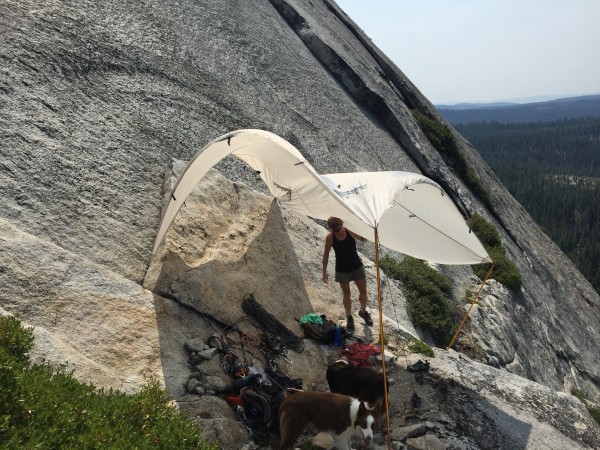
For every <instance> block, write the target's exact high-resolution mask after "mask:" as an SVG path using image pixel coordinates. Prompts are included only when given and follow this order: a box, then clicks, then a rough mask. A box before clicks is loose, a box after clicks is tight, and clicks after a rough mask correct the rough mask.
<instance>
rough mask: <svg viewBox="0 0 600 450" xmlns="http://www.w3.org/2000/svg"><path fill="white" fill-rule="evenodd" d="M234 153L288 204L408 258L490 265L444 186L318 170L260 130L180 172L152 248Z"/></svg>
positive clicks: (231, 138)
mask: <svg viewBox="0 0 600 450" xmlns="http://www.w3.org/2000/svg"><path fill="white" fill-rule="evenodd" d="M228 155H235V156H237V157H238V158H240V159H241V160H243V161H245V162H246V163H247V164H248V165H249V166H250V167H252V169H254V170H255V171H256V172H257V173H258V174H259V175H260V177H261V178H262V180H263V181H264V182H265V184H266V185H267V187H268V188H269V190H270V191H271V193H272V194H273V196H274V197H275V198H277V199H278V200H279V202H280V203H281V204H283V205H285V206H286V207H287V208H289V209H291V210H293V211H296V212H299V213H301V214H305V215H307V216H310V217H314V218H316V219H323V220H326V219H327V218H328V217H330V216H335V217H339V218H341V219H342V220H343V221H344V225H345V226H346V227H347V228H348V229H350V230H352V231H353V232H355V233H357V234H359V235H361V236H363V237H365V238H366V239H369V240H372V241H374V240H375V239H374V235H375V230H377V233H378V236H379V243H380V244H381V245H383V246H385V247H387V248H389V249H392V250H396V251H398V252H400V253H403V254H405V255H410V256H413V257H415V258H419V259H423V260H427V261H430V262H434V263H440V264H480V263H485V262H491V259H490V257H489V256H488V254H487V252H486V251H485V249H484V248H483V246H482V245H481V243H480V242H479V240H478V239H477V237H476V236H475V234H474V233H472V232H471V231H470V229H469V227H468V226H467V224H466V222H465V220H464V218H463V217H462V215H461V214H460V212H459V211H458V209H457V208H456V206H455V205H454V203H452V200H451V199H450V197H448V195H446V193H445V192H444V191H443V190H442V188H441V187H440V186H439V185H438V184H437V183H435V182H434V181H432V180H430V179H429V178H427V177H425V176H423V175H419V174H416V173H410V172H361V173H336V174H328V175H319V174H318V173H317V172H316V171H315V170H314V169H313V168H312V166H311V165H310V164H309V163H308V162H307V161H306V159H305V158H304V157H303V156H302V154H301V153H300V152H299V151H298V150H297V149H296V148H295V147H294V146H293V145H291V144H290V143H289V142H287V141H286V140H284V139H282V138H280V137H279V136H277V135H275V134H273V133H269V132H267V131H263V130H238V131H232V132H231V133H227V134H225V135H223V136H221V137H219V138H217V139H215V140H214V141H212V142H210V143H209V144H208V145H206V146H205V147H204V148H203V149H201V150H200V151H199V152H198V153H197V154H196V156H195V157H194V159H192V160H191V161H190V163H189V164H188V166H187V167H186V169H185V170H184V171H183V173H182V174H181V176H180V177H179V179H178V181H177V184H176V186H175V188H174V190H173V192H172V194H171V199H170V202H169V205H168V206H167V209H166V211H165V214H164V216H163V218H162V221H161V224H160V228H159V230H158V234H157V236H156V240H155V243H154V249H153V253H155V252H156V250H157V249H158V246H159V245H160V243H161V242H162V240H163V238H164V236H165V234H166V232H167V230H168V228H169V226H170V224H171V222H172V221H173V219H174V218H175V215H176V214H177V212H178V211H179V209H180V208H181V206H182V205H183V203H184V201H185V200H186V198H187V196H188V195H189V194H190V193H191V192H192V190H193V189H194V187H195V186H196V184H197V183H198V182H199V181H200V179H201V178H202V177H203V176H204V175H205V174H206V173H207V172H208V171H209V170H210V169H211V168H212V167H213V166H214V165H215V164H217V163H218V162H219V161H220V160H221V159H223V158H224V157H226V156H228Z"/></svg>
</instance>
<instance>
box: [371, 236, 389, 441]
mask: <svg viewBox="0 0 600 450" xmlns="http://www.w3.org/2000/svg"><path fill="white" fill-rule="evenodd" d="M375 267H376V268H377V304H378V306H379V342H380V343H381V366H382V367H383V389H384V394H385V423H386V428H387V446H388V450H391V448H392V442H391V438H390V407H389V402H388V395H387V393H388V386H387V373H386V369H385V336H384V333H383V308H382V306H381V277H380V274H379V233H378V231H377V227H375Z"/></svg>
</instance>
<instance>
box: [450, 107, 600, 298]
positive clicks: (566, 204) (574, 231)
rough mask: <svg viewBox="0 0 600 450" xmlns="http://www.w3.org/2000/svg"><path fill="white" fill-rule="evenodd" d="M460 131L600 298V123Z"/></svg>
mask: <svg viewBox="0 0 600 450" xmlns="http://www.w3.org/2000/svg"><path fill="white" fill-rule="evenodd" d="M454 127H455V128H456V129H457V131H459V132H460V133H461V134H462V135H463V136H465V137H466V138H467V139H468V140H469V141H471V143H472V144H473V145H474V146H475V147H476V148H477V149H478V150H479V152H480V153H481V155H482V156H483V157H484V158H485V159H486V161H487V162H488V164H489V165H490V166H491V167H492V168H493V169H494V171H495V172H496V174H497V175H498V177H499V178H500V179H501V180H502V182H503V183H504V185H505V186H506V187H507V189H508V190H509V191H510V192H511V193H512V194H513V195H514V196H515V198H516V199H517V200H519V202H521V203H522V204H523V205H524V206H525V208H526V209H527V210H528V211H529V213H530V214H531V215H532V216H533V217H534V219H535V220H536V221H537V222H538V223H539V224H540V225H541V226H542V227H543V228H544V230H545V231H546V232H547V233H548V235H549V236H550V237H551V238H552V239H553V240H554V241H555V242H556V243H557V244H558V245H559V246H560V247H561V248H562V249H563V251H564V252H565V253H566V254H567V255H568V256H569V257H570V258H571V260H572V261H573V262H574V263H575V264H576V265H577V267H578V268H579V269H580V271H581V272H582V273H583V274H584V276H585V277H586V278H587V279H588V280H589V281H590V282H591V283H592V285H593V286H594V288H595V289H596V291H597V292H599V293H600V220H599V219H600V118H599V117H592V118H590V117H588V118H579V119H570V120H559V121H551V122H534V123H499V122H473V123H467V124H464V123H462V124H455V125H454Z"/></svg>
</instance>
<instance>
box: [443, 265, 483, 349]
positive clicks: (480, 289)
mask: <svg viewBox="0 0 600 450" xmlns="http://www.w3.org/2000/svg"><path fill="white" fill-rule="evenodd" d="M492 270H494V263H492V267H490V270H489V271H488V273H487V275H486V276H485V279H484V280H483V283H481V287H480V288H479V291H478V292H477V295H475V297H473V301H472V302H471V306H469V309H468V310H467V313H466V314H465V317H463V320H462V322H461V323H460V325H459V326H458V329H457V330H456V333H454V337H453V338H452V340H451V341H450V345H448V348H446V350H450V348H451V347H452V344H454V341H455V340H456V337H457V336H458V333H460V329H461V328H462V326H463V324H464V323H465V320H467V317H469V313H470V312H471V308H472V307H473V305H474V304H475V302H476V301H477V299H478V298H479V294H481V291H482V290H483V287H484V286H485V282H486V281H487V279H488V278H489V277H490V275H491V274H492Z"/></svg>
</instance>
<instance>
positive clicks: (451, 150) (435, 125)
mask: <svg viewBox="0 0 600 450" xmlns="http://www.w3.org/2000/svg"><path fill="white" fill-rule="evenodd" d="M412 114H413V116H414V118H415V119H416V121H417V122H418V124H419V126H420V127H421V130H422V131H423V134H425V137H427V140H428V141H429V142H431V145H433V147H434V148H435V149H436V150H437V151H438V152H440V155H441V156H442V158H443V159H444V161H445V162H446V164H448V166H449V167H451V168H452V169H453V170H454V172H455V173H456V174H457V175H458V176H459V177H460V178H461V179H462V180H463V182H464V183H465V184H466V185H467V186H468V187H469V188H470V189H471V191H472V192H473V193H474V194H475V195H476V196H477V197H478V198H479V199H480V200H481V201H482V202H483V203H484V204H485V205H486V206H487V207H488V208H490V209H493V206H492V202H491V200H490V197H489V195H488V193H487V192H486V191H485V190H484V189H483V186H482V185H481V183H480V182H479V180H478V179H477V175H475V171H474V170H473V169H472V168H471V167H470V166H469V165H468V164H467V161H466V160H465V158H464V156H463V155H462V153H461V151H460V148H459V146H458V144H457V143H456V139H454V135H453V134H452V131H451V130H450V128H449V127H448V126H446V125H444V124H442V123H440V122H438V121H436V120H433V119H430V118H429V117H427V116H426V115H425V114H422V113H421V112H419V111H417V110H416V109H413V110H412Z"/></svg>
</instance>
